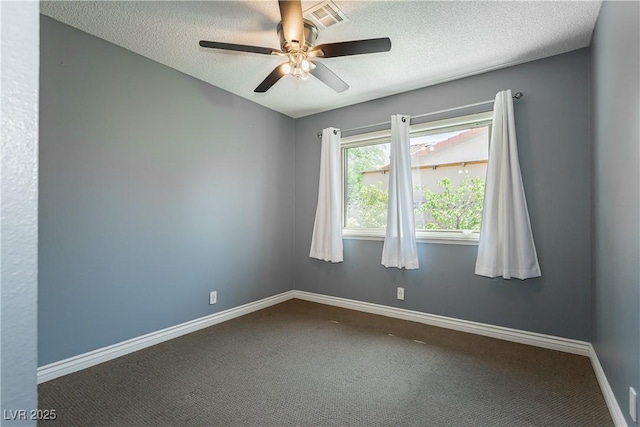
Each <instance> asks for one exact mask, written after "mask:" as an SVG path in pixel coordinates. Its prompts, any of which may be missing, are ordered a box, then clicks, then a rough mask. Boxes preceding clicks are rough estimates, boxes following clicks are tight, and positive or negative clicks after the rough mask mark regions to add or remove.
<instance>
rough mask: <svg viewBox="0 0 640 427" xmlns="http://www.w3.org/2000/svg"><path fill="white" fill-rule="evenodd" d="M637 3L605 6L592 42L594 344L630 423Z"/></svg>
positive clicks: (639, 335)
mask: <svg viewBox="0 0 640 427" xmlns="http://www.w3.org/2000/svg"><path fill="white" fill-rule="evenodd" d="M639 21H640V4H639V3H638V2H604V4H603V5H602V9H601V10H600V16H599V18H598V22H597V25H596V30H595V33H594V37H593V43H592V70H593V74H592V78H593V80H592V86H593V90H592V94H593V101H592V105H593V107H592V135H593V148H592V153H593V154H592V157H593V177H592V179H593V195H592V197H593V206H592V229H593V232H592V234H593V238H592V244H593V273H592V274H593V292H594V304H593V320H594V330H593V337H592V341H593V346H594V348H595V350H596V353H597V354H598V359H599V360H600V363H601V364H602V367H603V369H604V372H605V374H606V376H607V379H608V380H609V384H610V385H611V388H612V390H613V392H614V394H615V395H616V399H617V401H618V404H619V405H620V407H621V409H622V412H623V414H624V415H625V417H626V420H627V423H628V424H629V425H636V424H635V423H634V422H633V421H632V420H631V417H630V416H629V407H628V402H629V398H628V396H629V387H634V388H635V389H636V391H638V392H640V267H639V265H640V263H639V260H640V226H639V225H638V220H639V219H640V173H639V169H638V165H639V164H640V108H639V104H640V85H639V80H640V59H639V52H640V25H639Z"/></svg>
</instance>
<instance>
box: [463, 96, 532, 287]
mask: <svg viewBox="0 0 640 427" xmlns="http://www.w3.org/2000/svg"><path fill="white" fill-rule="evenodd" d="M475 273H476V274H478V275H480V276H487V277H498V276H502V277H504V278H505V279H510V278H511V277H515V278H517V279H522V280H524V279H528V278H531V277H538V276H540V275H541V273H540V266H539V265H538V255H537V253H536V247H535V244H534V243H533V234H532V233H531V222H530V221H529V211H528V210H527V201H526V199H525V195H524V187H523V186H522V175H521V174H520V162H519V160H518V146H517V143H516V128H515V119H514V115H513V98H512V96H511V91H510V90H507V91H501V92H498V94H497V95H496V99H495V103H494V107H493V131H492V133H491V144H490V145H489V164H488V167H487V179H486V187H485V193H484V208H483V212H482V225H481V227H480V244H479V246H478V258H477V260H476V271H475Z"/></svg>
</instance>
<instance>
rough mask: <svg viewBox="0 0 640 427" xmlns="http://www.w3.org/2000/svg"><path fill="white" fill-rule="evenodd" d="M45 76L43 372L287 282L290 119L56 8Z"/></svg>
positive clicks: (49, 23)
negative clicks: (120, 43)
mask: <svg viewBox="0 0 640 427" xmlns="http://www.w3.org/2000/svg"><path fill="white" fill-rule="evenodd" d="M41 70H42V72H41V73H40V88H41V92H40V165H41V169H40V211H39V214H40V219H39V237H40V248H39V249H40V252H39V259H38V262H39V269H40V270H39V296H38V299H39V313H38V314H39V318H38V330H39V349H38V362H39V365H40V366H42V365H46V364H48V363H51V362H55V361H58V360H61V359H64V358H67V357H70V356H75V355H78V354H81V353H84V352H87V351H90V350H93V349H96V348H101V347H104V346H107V345H110V344H114V343H118V342H121V341H123V340H126V339H129V338H133V337H138V336H140V335H143V334H145V333H149V332H153V331H157V330H159V329H162V328H166V327H170V326H174V325H176V324H179V323H182V322H185V321H189V320H192V319H195V318H199V317H202V316H205V315H208V314H211V313H214V312H218V311H221V310H224V309H228V308H231V307H236V306H238V305H241V304H245V303H248V302H252V301H255V300H258V299H261V298H265V297H268V296H270V295H274V294H278V293H281V292H284V291H287V290H291V289H292V288H293V274H292V273H291V260H292V258H293V250H294V246H293V245H294V241H293V227H292V226H291V224H292V223H293V220H294V205H293V196H294V183H293V181H294V121H293V119H291V118H289V117H286V116H283V115H281V114H278V113H275V112H273V111H271V110H267V109H265V108H263V107H261V106H258V105H257V104H254V103H251V102H249V101H247V100H244V99H241V98H239V97H237V96H235V95H232V94H230V93H228V92H225V91H223V90H221V89H218V88H215V87H213V86H211V85H208V84H206V83H203V82H201V81H199V80H196V79H194V78H192V77H189V76H187V75H184V74H182V73H180V72H178V71H175V70H173V69H170V68H168V67H165V66H162V65H160V64H158V63H156V62H153V61H151V60H149V59H146V58H143V57H141V56H139V55H136V54H134V53H131V52H129V51H127V50H125V49H122V48H120V47H117V46H115V45H112V44H110V43H107V42H105V41H103V40H101V39H98V38H96V37H93V36H91V35H88V34H86V33H83V32H81V31H78V30H76V29H74V28H71V27H69V26H66V25H64V24H61V23H59V22H56V21H54V20H52V19H50V18H47V17H42V18H41ZM212 290H217V291H218V303H217V304H216V305H213V306H210V305H209V304H208V294H209V291H212Z"/></svg>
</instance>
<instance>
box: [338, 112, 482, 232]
mask: <svg viewBox="0 0 640 427" xmlns="http://www.w3.org/2000/svg"><path fill="white" fill-rule="evenodd" d="M477 127H488V128H489V132H488V138H489V142H490V140H491V132H492V129H493V111H485V112H480V113H473V114H465V115H462V116H456V117H450V118H447V119H441V120H433V121H426V122H423V123H417V124H413V125H411V126H410V127H409V137H410V138H417V137H420V136H425V135H431V134H435V133H445V132H451V131H455V130H457V129H472V128H477ZM390 140H391V129H383V130H378V131H373V132H366V133H360V134H355V135H350V136H346V137H342V138H341V139H340V169H341V171H340V172H341V173H340V174H341V185H340V189H341V195H340V203H341V204H342V206H341V208H342V209H341V212H342V215H341V216H342V238H343V239H355V240H377V241H382V240H384V238H385V234H386V228H385V229H377V228H347V227H346V226H345V219H346V210H347V200H346V197H347V195H346V191H345V190H346V178H347V177H346V171H347V164H346V161H347V159H346V156H345V151H346V149H349V148H357V147H364V146H369V145H375V144H385V143H388V142H390ZM479 239H480V232H479V231H476V232H473V231H466V230H423V229H416V241H417V242H419V243H444V244H457V245H477V244H478V241H479Z"/></svg>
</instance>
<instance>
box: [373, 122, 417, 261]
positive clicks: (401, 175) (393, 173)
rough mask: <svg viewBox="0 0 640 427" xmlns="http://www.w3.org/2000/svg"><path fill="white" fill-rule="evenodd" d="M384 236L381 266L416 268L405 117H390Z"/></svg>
mask: <svg viewBox="0 0 640 427" xmlns="http://www.w3.org/2000/svg"><path fill="white" fill-rule="evenodd" d="M390 160H391V161H390V164H389V206H388V208H387V234H386V236H385V238H384V245H383V247H382V265H384V266H385V267H397V268H403V267H404V268H406V269H407V270H413V269H416V268H418V248H417V246H416V230H415V226H414V220H413V183H412V180H411V155H410V151H409V116H402V115H395V116H391V159H390Z"/></svg>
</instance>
